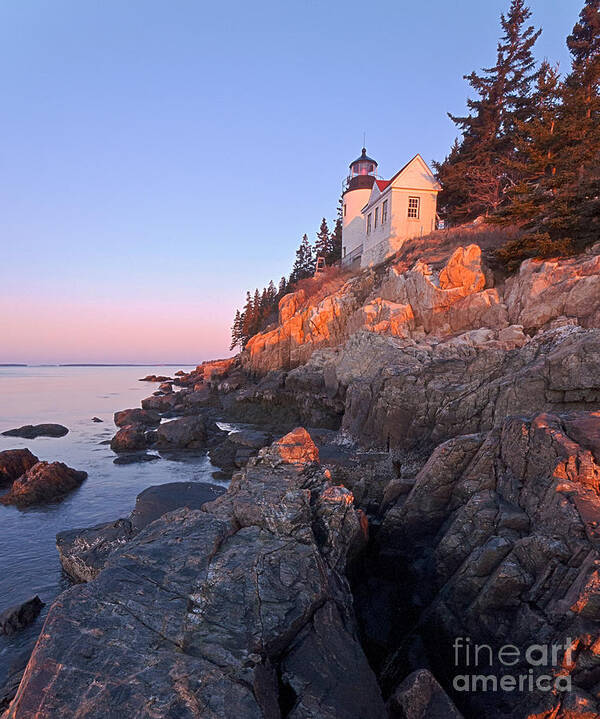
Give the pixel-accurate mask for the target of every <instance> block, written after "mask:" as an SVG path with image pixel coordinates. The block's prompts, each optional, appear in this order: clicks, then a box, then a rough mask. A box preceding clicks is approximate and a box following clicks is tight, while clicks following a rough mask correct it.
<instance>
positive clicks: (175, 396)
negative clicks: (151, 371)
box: [141, 392, 183, 412]
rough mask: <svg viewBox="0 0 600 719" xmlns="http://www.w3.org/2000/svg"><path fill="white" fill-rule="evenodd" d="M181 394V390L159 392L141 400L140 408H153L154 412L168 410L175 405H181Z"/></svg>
mask: <svg viewBox="0 0 600 719" xmlns="http://www.w3.org/2000/svg"><path fill="white" fill-rule="evenodd" d="M182 401H183V395H182V393H181V392H171V393H169V394H160V395H157V396H152V397H146V398H145V399H143V400H142V402H141V404H142V409H145V410H154V411H156V412H170V411H172V410H174V409H175V408H176V407H177V405H181V404H182Z"/></svg>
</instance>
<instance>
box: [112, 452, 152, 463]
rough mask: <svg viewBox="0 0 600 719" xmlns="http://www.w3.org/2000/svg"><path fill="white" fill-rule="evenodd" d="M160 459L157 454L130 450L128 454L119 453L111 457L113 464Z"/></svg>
mask: <svg viewBox="0 0 600 719" xmlns="http://www.w3.org/2000/svg"><path fill="white" fill-rule="evenodd" d="M157 459H160V456H159V455H158V454H148V453H147V452H131V453H130V454H120V455H119V456H118V457H115V458H114V459H113V464H121V465H124V464H138V463H140V462H156V460H157Z"/></svg>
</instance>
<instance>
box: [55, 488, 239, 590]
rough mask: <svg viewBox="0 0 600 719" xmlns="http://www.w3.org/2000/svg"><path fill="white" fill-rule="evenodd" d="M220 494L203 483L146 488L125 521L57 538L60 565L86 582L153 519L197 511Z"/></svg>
mask: <svg viewBox="0 0 600 719" xmlns="http://www.w3.org/2000/svg"><path fill="white" fill-rule="evenodd" d="M224 491H225V488H224V487H219V486H218V485H215V484H205V483H204V482H170V483H168V484H159V485H156V486H153V487H148V489H145V490H144V491H143V492H142V493H141V494H139V495H138V497H137V499H136V504H135V508H134V510H133V511H132V512H131V514H130V515H129V517H126V518H122V519H117V520H116V521H113V522H104V523H102V524H97V525H96V526H94V527H88V528H87V529H72V530H69V531H66V532H60V533H59V534H57V535H56V547H57V549H58V555H59V558H60V563H61V564H62V567H63V569H64V571H65V572H66V573H67V574H68V575H69V576H70V577H71V579H73V580H74V581H76V582H90V581H91V580H92V579H95V578H96V577H97V576H98V574H99V573H100V571H101V570H102V569H104V566H105V565H106V562H107V560H108V557H109V555H110V554H112V553H113V552H114V551H115V550H117V549H119V548H120V547H122V546H123V545H124V544H126V543H127V542H129V541H130V540H131V539H133V537H135V535H136V534H137V533H138V532H140V531H141V530H142V529H144V528H145V527H146V526H148V525H149V524H150V523H151V522H153V521H154V520H155V519H158V518H159V517H162V515H163V514H166V513H167V512H171V511H172V510H174V509H179V508H181V507H187V508H189V509H200V508H201V507H202V505H203V504H205V503H206V502H209V501H212V500H214V499H216V498H217V497H219V496H220V495H221V494H223V492H224Z"/></svg>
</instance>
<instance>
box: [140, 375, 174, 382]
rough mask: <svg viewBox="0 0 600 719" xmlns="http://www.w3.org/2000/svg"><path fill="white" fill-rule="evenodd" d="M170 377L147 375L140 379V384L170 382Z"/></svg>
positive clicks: (171, 379)
mask: <svg viewBox="0 0 600 719" xmlns="http://www.w3.org/2000/svg"><path fill="white" fill-rule="evenodd" d="M172 381H173V378H172V377H167V376H166V375H162V374H149V375H146V376H145V377H142V378H141V379H140V382H172Z"/></svg>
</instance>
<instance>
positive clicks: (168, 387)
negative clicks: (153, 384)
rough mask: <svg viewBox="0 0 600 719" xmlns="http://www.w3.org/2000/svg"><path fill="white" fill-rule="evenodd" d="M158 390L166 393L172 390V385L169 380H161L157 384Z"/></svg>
mask: <svg viewBox="0 0 600 719" xmlns="http://www.w3.org/2000/svg"><path fill="white" fill-rule="evenodd" d="M158 391H159V392H163V393H164V394H168V393H169V392H172V391H173V385H172V383H171V382H162V383H161V384H160V385H159V386H158Z"/></svg>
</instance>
